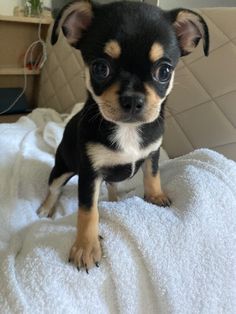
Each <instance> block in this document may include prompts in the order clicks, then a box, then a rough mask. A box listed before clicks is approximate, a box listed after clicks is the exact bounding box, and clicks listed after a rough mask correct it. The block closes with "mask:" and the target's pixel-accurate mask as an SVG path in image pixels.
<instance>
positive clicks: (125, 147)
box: [87, 125, 162, 176]
mask: <svg viewBox="0 0 236 314" xmlns="http://www.w3.org/2000/svg"><path fill="white" fill-rule="evenodd" d="M111 141H112V142H113V143H114V144H116V145H117V148H118V150H117V151H114V150H112V149H109V148H107V147H105V146H104V145H102V144H94V143H89V144H87V153H88V156H89V157H90V159H91V161H92V163H93V167H94V168H95V169H96V170H98V169H100V168H102V167H112V166H116V165H125V164H129V163H130V164H132V174H133V172H134V171H135V162H136V161H138V160H140V159H145V158H147V157H148V155H149V154H150V153H151V152H154V151H156V150H157V149H158V148H159V147H160V146H161V143H162V137H161V138H159V139H157V140H156V141H155V142H153V143H152V144H150V145H149V146H147V147H145V148H140V142H141V137H140V135H139V131H138V130H137V127H134V126H128V125H127V126H126V125H121V126H117V130H116V132H114V134H113V135H112V138H111ZM132 174H131V176H132Z"/></svg>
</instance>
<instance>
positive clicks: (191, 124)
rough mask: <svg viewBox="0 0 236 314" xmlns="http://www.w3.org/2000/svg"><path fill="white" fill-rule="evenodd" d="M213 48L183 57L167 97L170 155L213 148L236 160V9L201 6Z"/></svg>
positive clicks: (175, 155) (167, 144) (167, 140)
mask: <svg viewBox="0 0 236 314" xmlns="http://www.w3.org/2000/svg"><path fill="white" fill-rule="evenodd" d="M199 12H200V14H202V15H203V16H204V18H205V19H206V21H207V23H208V26H209V31H210V37H211V49H210V55H209V57H208V58H206V57H204V56H203V52H202V47H201V46H199V47H198V48H197V49H196V51H195V52H194V53H192V54H191V55H189V56H187V57H185V58H182V62H181V67H179V68H178V70H177V71H176V79H175V86H174V88H173V91H172V93H171V95H170V96H169V98H168V101H167V111H168V114H167V119H166V120H167V123H166V133H165V138H164V143H163V145H164V147H165V148H166V150H167V152H168V153H169V155H170V157H177V156H180V155H182V154H185V153H188V152H190V151H192V150H193V149H196V148H200V147H208V148H211V149H214V150H216V151H218V152H220V153H223V154H225V155H226V156H227V157H229V158H231V159H234V160H236V27H235V25H236V24H235V21H236V8H211V9H201V10H200V11H199Z"/></svg>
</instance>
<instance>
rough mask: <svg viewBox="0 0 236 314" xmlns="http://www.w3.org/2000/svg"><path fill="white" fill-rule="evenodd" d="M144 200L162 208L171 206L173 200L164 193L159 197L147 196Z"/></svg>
mask: <svg viewBox="0 0 236 314" xmlns="http://www.w3.org/2000/svg"><path fill="white" fill-rule="evenodd" d="M144 199H145V201H147V202H149V203H152V204H155V205H158V206H162V207H169V206H170V205H171V200H170V199H169V198H168V197H167V196H166V195H165V194H164V193H162V194H159V195H148V196H147V195H145V196H144Z"/></svg>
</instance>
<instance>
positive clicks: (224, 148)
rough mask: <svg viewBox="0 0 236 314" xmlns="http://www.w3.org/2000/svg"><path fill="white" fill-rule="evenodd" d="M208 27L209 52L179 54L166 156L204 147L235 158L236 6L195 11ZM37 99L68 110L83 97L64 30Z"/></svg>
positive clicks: (77, 63)
mask: <svg viewBox="0 0 236 314" xmlns="http://www.w3.org/2000/svg"><path fill="white" fill-rule="evenodd" d="M199 12H200V13H201V14H202V15H203V16H204V18H205V20H206V21H207V23H208V26H209V29H210V36H211V49H210V56H209V57H208V58H205V57H204V56H203V53H202V49H201V47H198V48H197V49H196V51H195V52H194V53H193V54H191V55H189V56H187V57H185V58H183V59H182V61H181V62H180V63H179V65H178V69H177V71H176V79H175V86H174V89H173V91H172V93H171V96H170V97H169V99H168V104H167V108H168V109H167V111H168V112H167V125H166V134H165V139H164V147H165V148H166V150H167V152H168V153H169V155H170V157H176V156H179V155H182V154H185V153H187V152H190V151H192V150H193V149H195V148H200V147H208V148H212V149H214V150H216V151H218V152H221V153H223V154H225V155H226V156H227V157H229V158H232V159H234V160H236V8H211V9H202V10H200V11H199ZM48 53H49V55H48V62H47V64H46V66H45V67H44V69H43V72H42V77H41V84H40V98H39V104H40V106H42V107H51V108H54V109H56V110H58V111H59V112H68V111H70V109H71V107H72V106H73V105H74V104H75V103H76V102H79V101H81V100H83V99H84V98H85V95H86V92H85V89H84V83H83V63H82V60H81V56H80V53H79V52H78V51H76V50H75V49H73V48H71V47H69V46H68V45H67V44H66V42H65V40H64V38H63V36H61V38H60V40H59V42H58V44H57V45H56V46H54V47H53V48H52V47H51V46H50V44H48Z"/></svg>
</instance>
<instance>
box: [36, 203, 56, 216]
mask: <svg viewBox="0 0 236 314" xmlns="http://www.w3.org/2000/svg"><path fill="white" fill-rule="evenodd" d="M52 214H53V212H52V210H50V209H49V208H47V207H46V206H44V205H42V206H41V207H40V208H39V209H38V210H37V215H38V216H39V218H43V217H52Z"/></svg>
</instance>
